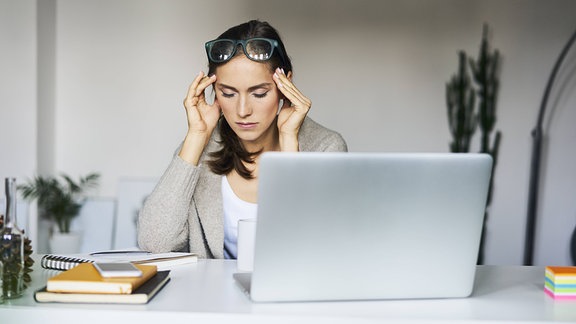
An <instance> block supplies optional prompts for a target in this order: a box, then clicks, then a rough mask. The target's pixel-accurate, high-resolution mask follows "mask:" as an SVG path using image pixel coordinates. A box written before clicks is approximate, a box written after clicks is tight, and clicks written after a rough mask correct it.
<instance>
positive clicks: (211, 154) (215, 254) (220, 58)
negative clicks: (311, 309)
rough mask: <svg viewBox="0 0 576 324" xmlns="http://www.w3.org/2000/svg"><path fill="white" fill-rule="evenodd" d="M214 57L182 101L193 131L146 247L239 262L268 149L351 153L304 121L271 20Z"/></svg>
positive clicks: (158, 205) (145, 221)
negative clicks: (241, 235)
mask: <svg viewBox="0 0 576 324" xmlns="http://www.w3.org/2000/svg"><path fill="white" fill-rule="evenodd" d="M206 52H207V55H208V61H209V65H208V66H209V69H208V74H207V75H204V73H202V72H200V73H199V74H198V76H197V77H196V78H195V79H194V81H193V82H192V84H191V85H190V88H189V89H188V94H187V95H186V99H185V100H184V107H185V108H186V114H187V117H188V132H187V134H186V137H185V138H184V141H183V143H182V144H181V146H180V147H179V149H178V151H177V154H176V155H175V156H174V157H173V159H172V162H171V163H170V165H169V166H168V169H167V170H166V171H165V173H164V175H163V176H162V177H161V179H160V181H159V182H158V184H157V185H156V188H155V189H154V191H153V192H152V194H151V195H150V196H149V197H148V198H147V199H146V202H145V203H144V206H143V208H142V210H141V212H140V215H139V220H138V242H139V245H140V247H141V248H142V249H145V250H148V251H153V252H167V251H190V252H193V253H197V254H198V255H199V256H200V257H202V258H236V240H237V223H238V220H239V219H243V218H254V217H256V207H257V205H256V201H257V190H258V167H259V163H260V156H261V154H262V153H263V152H266V151H346V150H347V148H346V143H345V141H344V140H343V138H342V137H341V136H340V135H339V134H338V133H336V132H333V131H331V130H328V129H326V128H324V127H322V126H320V125H319V124H317V123H315V122H314V121H312V120H311V119H310V118H308V117H306V114H307V113H308V110H309V109H310V106H311V101H310V100H309V99H308V98H307V97H305V96H304V95H303V94H302V93H300V91H299V90H298V89H297V88H296V87H295V86H294V84H293V83H292V64H291V62H290V59H289V57H288V55H287V54H286V49H285V48H284V44H283V43H282V41H281V39H280V37H279V35H278V33H277V32H276V30H275V29H274V28H273V27H271V26H270V25H269V24H268V23H266V22H261V21H255V20H253V21H249V22H247V23H244V24H241V25H238V26H235V27H232V28H230V29H229V30H227V31H226V32H224V33H223V34H222V35H220V36H219V37H218V38H217V39H215V40H213V41H210V42H207V43H206ZM208 87H213V89H214V92H215V98H214V101H213V103H212V104H210V103H209V102H207V101H206V97H205V90H206V89H207V88H208Z"/></svg>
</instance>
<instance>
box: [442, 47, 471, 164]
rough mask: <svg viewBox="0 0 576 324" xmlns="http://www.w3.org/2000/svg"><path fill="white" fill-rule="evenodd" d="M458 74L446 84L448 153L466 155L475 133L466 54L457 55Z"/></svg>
mask: <svg viewBox="0 0 576 324" xmlns="http://www.w3.org/2000/svg"><path fill="white" fill-rule="evenodd" d="M458 57H459V67H458V74H455V75H453V76H452V79H451V80H450V82H449V83H447V84H446V104H447V106H448V126H449V127H450V133H451V134H452V138H453V140H452V143H451V144H450V151H452V152H454V153H466V152H468V151H470V140H471V138H472V136H473V135H474V132H475V131H476V124H477V121H476V119H477V118H476V115H475V107H476V96H475V94H474V89H473V88H472V84H471V82H470V76H469V75H468V69H467V68H466V66H467V65H466V58H467V57H466V53H465V52H464V51H460V52H459V53H458Z"/></svg>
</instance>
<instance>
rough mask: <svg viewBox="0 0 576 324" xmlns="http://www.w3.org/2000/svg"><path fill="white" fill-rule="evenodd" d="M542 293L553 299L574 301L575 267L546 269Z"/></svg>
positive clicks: (575, 294) (575, 286) (575, 291)
mask: <svg viewBox="0 0 576 324" xmlns="http://www.w3.org/2000/svg"><path fill="white" fill-rule="evenodd" d="M544 291H545V292H546V294H548V295H549V296H551V297H552V298H554V299H570V300H576V267H550V266H548V267H546V279H545V283H544Z"/></svg>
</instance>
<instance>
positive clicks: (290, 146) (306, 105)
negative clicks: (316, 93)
mask: <svg viewBox="0 0 576 324" xmlns="http://www.w3.org/2000/svg"><path fill="white" fill-rule="evenodd" d="M274 81H275V82H276V86H277V87H278V90H280V92H282V94H283V95H284V97H285V98H284V103H283V104H282V109H281V110H280V113H279V114H278V131H279V135H280V149H281V150H282V151H298V132H299V131H300V126H302V123H303V122H304V118H306V115H307V114H308V111H309V110H310V107H311V106H312V101H310V99H308V98H307V97H306V96H304V95H303V94H302V93H301V92H300V91H299V90H298V88H296V86H295V85H294V84H293V83H292V81H291V80H290V78H288V76H286V74H285V73H284V71H283V70H282V69H280V68H277V69H276V72H275V73H274Z"/></svg>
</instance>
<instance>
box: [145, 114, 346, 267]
mask: <svg viewBox="0 0 576 324" xmlns="http://www.w3.org/2000/svg"><path fill="white" fill-rule="evenodd" d="M218 140H219V131H218V129H216V130H215V131H214V133H213V136H212V138H211V139H210V142H209V143H208V145H207V146H206V148H205V149H204V152H203V154H202V157H201V158H200V162H199V163H198V166H194V165H192V164H190V163H187V162H186V161H184V160H182V159H181V158H180V157H179V156H178V155H177V154H176V155H174V157H173V158H172V161H171V163H170V164H169V166H168V168H167V169H166V171H165V172H164V174H163V175H162V177H161V178H160V180H159V182H158V184H157V185H156V187H155V189H154V190H153V192H152V193H151V194H150V195H149V196H148V197H147V199H146V200H145V202H144V206H143V207H142V209H141V210H140V214H139V217H138V244H139V246H140V248H141V249H144V250H147V251H151V252H169V251H190V252H193V253H196V254H198V256H199V257H201V258H220V259H221V258H224V220H223V212H222V189H221V180H222V176H221V175H217V174H214V173H213V172H212V171H211V170H210V168H209V167H208V166H207V164H206V163H203V162H204V161H206V159H207V158H209V157H208V154H209V152H214V151H217V150H219V148H220V144H218ZM298 143H299V145H300V151H302V152H346V151H347V146H346V142H345V141H344V139H343V138H342V136H340V134H338V133H336V132H334V131H332V130H329V129H327V128H325V127H323V126H321V125H320V124H318V123H316V122H314V121H313V120H312V119H310V118H308V117H306V119H305V120H304V123H303V124H302V126H301V128H300V132H299V134H298Z"/></svg>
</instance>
